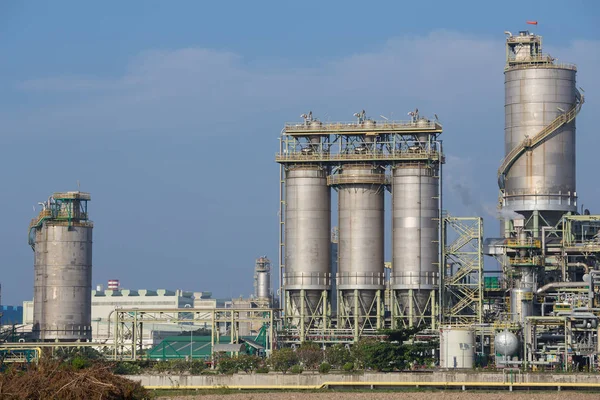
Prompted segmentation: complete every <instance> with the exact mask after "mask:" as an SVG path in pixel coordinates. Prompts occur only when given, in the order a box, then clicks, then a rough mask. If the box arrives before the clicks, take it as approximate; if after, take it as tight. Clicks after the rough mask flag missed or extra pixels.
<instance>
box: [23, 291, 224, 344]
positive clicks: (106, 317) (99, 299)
mask: <svg viewBox="0 0 600 400" xmlns="http://www.w3.org/2000/svg"><path fill="white" fill-rule="evenodd" d="M210 297H211V293H210V292H186V291H183V290H174V291H172V290H166V289H157V290H148V289H139V290H129V289H113V290H103V289H102V287H100V286H98V287H97V290H92V341H94V342H105V343H112V340H113V335H114V316H113V314H114V310H115V309H116V308H145V309H157V308H158V309H161V308H165V309H168V308H205V309H212V308H216V307H217V306H218V305H217V300H216V299H211V298H210ZM23 323H24V324H28V325H31V324H33V301H24V302H23ZM190 328H191V326H190V325H185V324H177V323H156V324H151V323H147V324H145V325H144V337H143V342H144V345H146V346H153V345H155V344H157V343H158V342H160V341H161V340H162V339H163V338H164V337H166V336H173V335H177V334H178V333H181V332H185V331H189V330H190ZM198 328H199V327H194V329H198Z"/></svg>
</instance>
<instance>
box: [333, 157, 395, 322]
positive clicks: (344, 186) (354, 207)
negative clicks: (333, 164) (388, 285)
mask: <svg viewBox="0 0 600 400" xmlns="http://www.w3.org/2000/svg"><path fill="white" fill-rule="evenodd" d="M329 182H330V184H332V185H335V186H337V188H338V212H339V253H338V254H339V255H338V262H339V264H338V273H337V288H338V290H340V291H342V296H343V299H344V304H345V307H346V308H347V310H346V312H345V314H349V315H355V316H358V315H363V316H364V315H372V314H373V313H374V312H375V311H376V306H374V305H373V301H374V299H375V294H376V291H377V290H381V289H383V288H384V192H385V174H384V170H383V169H382V168H380V167H374V166H371V165H344V166H343V167H342V170H341V173H338V174H336V175H332V176H330V179H329ZM357 307H358V309H356V308H357Z"/></svg>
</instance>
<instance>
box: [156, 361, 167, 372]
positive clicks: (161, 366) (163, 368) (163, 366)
mask: <svg viewBox="0 0 600 400" xmlns="http://www.w3.org/2000/svg"><path fill="white" fill-rule="evenodd" d="M152 369H153V370H154V371H155V372H158V373H161V372H167V371H170V370H171V363H170V362H169V361H159V362H157V363H156V364H154V365H153V366H152Z"/></svg>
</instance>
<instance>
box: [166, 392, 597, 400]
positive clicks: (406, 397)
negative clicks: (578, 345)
mask: <svg viewBox="0 0 600 400" xmlns="http://www.w3.org/2000/svg"><path fill="white" fill-rule="evenodd" d="M158 399H160V400H267V399H268V400H337V399H351V400H566V399H569V400H598V399H600V393H577V392H571V391H564V392H539V393H532V392H527V391H522V392H512V393H510V392H507V391H503V392H495V393H489V392H468V391H467V392H461V391H451V392H393V393H392V392H381V393H376V392H366V393H357V392H333V391H332V392H328V393H303V392H293V393H285V392H283V393H273V392H270V393H236V394H206V395H198V396H161V397H158Z"/></svg>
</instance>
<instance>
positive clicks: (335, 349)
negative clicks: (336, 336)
mask: <svg viewBox="0 0 600 400" xmlns="http://www.w3.org/2000/svg"><path fill="white" fill-rule="evenodd" d="M325 360H327V362H328V363H329V364H331V366H332V367H335V368H342V366H343V365H344V364H346V363H347V362H350V361H352V355H351V354H350V351H348V349H347V348H346V346H344V345H343V344H339V343H338V344H334V345H333V346H330V347H328V348H327V349H325Z"/></svg>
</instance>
